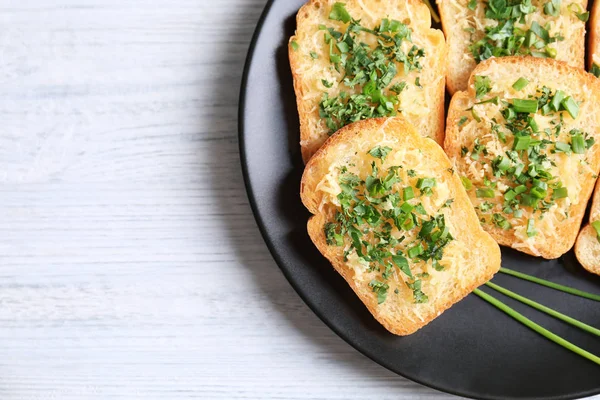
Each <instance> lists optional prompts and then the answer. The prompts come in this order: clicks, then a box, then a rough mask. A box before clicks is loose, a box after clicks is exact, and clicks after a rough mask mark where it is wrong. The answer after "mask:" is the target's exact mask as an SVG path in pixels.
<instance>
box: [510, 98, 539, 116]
mask: <svg viewBox="0 0 600 400" xmlns="http://www.w3.org/2000/svg"><path fill="white" fill-rule="evenodd" d="M513 107H514V108H515V111H516V112H518V113H519V112H523V113H530V114H531V113H536V112H537V110H538V102H537V100H527V99H513Z"/></svg>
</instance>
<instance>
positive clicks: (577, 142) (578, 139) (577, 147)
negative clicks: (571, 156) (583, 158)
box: [571, 134, 585, 154]
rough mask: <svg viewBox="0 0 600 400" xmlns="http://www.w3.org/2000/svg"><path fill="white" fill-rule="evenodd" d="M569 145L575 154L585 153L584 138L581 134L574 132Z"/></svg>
mask: <svg viewBox="0 0 600 400" xmlns="http://www.w3.org/2000/svg"><path fill="white" fill-rule="evenodd" d="M571 147H572V148H573V153H575V154H584V153H585V140H584V139H583V136H582V135H581V134H576V135H573V136H572V137H571Z"/></svg>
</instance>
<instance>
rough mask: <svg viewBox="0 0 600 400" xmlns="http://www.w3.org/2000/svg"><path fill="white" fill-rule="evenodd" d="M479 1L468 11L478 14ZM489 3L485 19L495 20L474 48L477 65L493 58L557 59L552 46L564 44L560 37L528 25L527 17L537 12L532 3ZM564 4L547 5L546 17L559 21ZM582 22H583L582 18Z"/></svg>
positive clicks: (545, 28)
mask: <svg viewBox="0 0 600 400" xmlns="http://www.w3.org/2000/svg"><path fill="white" fill-rule="evenodd" d="M475 2H476V0H473V1H472V2H469V3H468V4H467V8H469V9H470V10H475V8H476V4H475ZM484 3H485V18H486V19H488V20H493V23H491V24H490V25H488V26H486V27H485V29H484V32H483V33H484V36H483V37H482V38H481V39H479V40H477V41H474V42H473V43H472V44H471V45H470V46H469V50H470V51H471V53H472V55H473V58H474V59H475V61H476V62H478V63H479V62H481V61H483V60H487V59H488V58H490V57H502V56H511V55H531V56H534V57H543V58H546V57H549V58H555V57H556V49H554V48H552V47H550V46H549V45H550V44H552V43H554V42H557V41H561V40H564V38H563V37H562V36H560V35H556V36H551V35H550V33H549V29H550V27H549V26H548V25H547V26H541V25H540V24H539V23H537V22H536V21H533V22H532V23H531V25H530V26H529V28H527V27H526V26H525V25H524V23H525V18H526V16H527V15H529V14H531V13H533V12H535V11H536V7H535V6H533V5H532V2H531V0H489V1H487V2H484ZM560 4H561V0H551V1H549V2H548V3H546V4H545V5H544V13H545V14H546V15H548V16H552V17H557V16H558V15H559V14H560ZM581 14H582V13H580V14H576V15H577V16H578V18H580V19H582V18H583V17H584V16H583V15H582V16H581V17H580V16H579V15H581Z"/></svg>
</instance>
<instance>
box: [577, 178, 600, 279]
mask: <svg viewBox="0 0 600 400" xmlns="http://www.w3.org/2000/svg"><path fill="white" fill-rule="evenodd" d="M595 221H600V181H598V183H596V189H595V190H594V196H593V198H592V208H591V210H590V223H589V224H587V225H585V226H584V227H583V229H581V232H579V236H577V241H576V242H575V255H576V256H577V260H579V263H580V264H581V265H582V266H583V268H585V269H587V270H588V271H590V272H591V273H593V274H596V275H600V239H599V238H598V233H596V230H595V229H594V228H593V227H592V225H591V223H592V222H595Z"/></svg>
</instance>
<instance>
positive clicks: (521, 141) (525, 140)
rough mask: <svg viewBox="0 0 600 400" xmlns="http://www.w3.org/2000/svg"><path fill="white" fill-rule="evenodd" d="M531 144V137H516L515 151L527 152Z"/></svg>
mask: <svg viewBox="0 0 600 400" xmlns="http://www.w3.org/2000/svg"><path fill="white" fill-rule="evenodd" d="M530 143H531V136H515V141H514V143H513V150H527V149H528V148H529V144H530Z"/></svg>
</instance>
